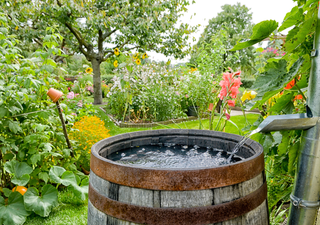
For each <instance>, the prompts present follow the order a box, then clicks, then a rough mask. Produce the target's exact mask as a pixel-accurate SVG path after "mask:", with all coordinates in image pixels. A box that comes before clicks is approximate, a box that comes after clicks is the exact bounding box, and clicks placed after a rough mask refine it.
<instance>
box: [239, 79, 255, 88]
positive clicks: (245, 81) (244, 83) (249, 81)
mask: <svg viewBox="0 0 320 225" xmlns="http://www.w3.org/2000/svg"><path fill="white" fill-rule="evenodd" d="M255 81H256V79H252V78H241V82H242V84H241V87H243V88H251V86H252V85H253V84H254V82H255Z"/></svg>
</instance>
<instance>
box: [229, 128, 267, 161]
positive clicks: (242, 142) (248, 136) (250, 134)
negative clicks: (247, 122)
mask: <svg viewBox="0 0 320 225" xmlns="http://www.w3.org/2000/svg"><path fill="white" fill-rule="evenodd" d="M260 131H261V128H257V129H255V130H253V131H251V132H249V133H247V134H245V135H244V136H243V138H242V139H241V140H240V141H239V142H238V143H237V144H236V145H235V146H234V148H233V150H232V151H231V154H230V156H229V157H228V159H227V161H226V163H227V164H230V163H231V159H232V157H233V156H234V154H236V153H237V152H238V151H239V149H240V148H241V147H242V146H243V145H244V143H245V142H246V141H247V140H248V139H249V138H250V137H251V136H252V135H254V134H256V133H259V132H260Z"/></svg>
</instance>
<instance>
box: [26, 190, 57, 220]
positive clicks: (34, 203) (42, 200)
mask: <svg viewBox="0 0 320 225" xmlns="http://www.w3.org/2000/svg"><path fill="white" fill-rule="evenodd" d="M24 204H25V207H26V209H27V210H29V211H33V212H35V213H36V214H38V215H40V216H42V217H47V216H49V214H50V212H51V210H52V208H53V207H55V206H57V205H58V190H57V189H56V188H54V187H53V186H52V185H50V184H46V185H45V186H43V188H42V190H41V195H39V192H38V190H37V189H36V188H34V187H31V188H29V189H28V191H27V192H26V193H25V194H24Z"/></svg>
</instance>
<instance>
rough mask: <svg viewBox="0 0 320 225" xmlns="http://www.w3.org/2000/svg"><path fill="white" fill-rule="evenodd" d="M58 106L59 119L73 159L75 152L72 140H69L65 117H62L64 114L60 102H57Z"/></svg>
mask: <svg viewBox="0 0 320 225" xmlns="http://www.w3.org/2000/svg"><path fill="white" fill-rule="evenodd" d="M56 105H57V109H58V112H59V117H60V120H61V124H62V129H63V134H64V137H65V138H66V141H67V145H68V148H69V149H70V150H71V153H70V154H71V156H72V157H73V156H74V155H73V152H72V147H71V144H70V140H69V138H68V133H67V129H66V125H65V123H64V119H63V116H62V112H61V108H60V104H59V101H56Z"/></svg>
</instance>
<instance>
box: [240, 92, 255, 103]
mask: <svg viewBox="0 0 320 225" xmlns="http://www.w3.org/2000/svg"><path fill="white" fill-rule="evenodd" d="M256 96H257V92H255V91H247V90H245V91H244V92H243V95H242V97H241V101H242V102H244V101H245V100H252V99H254V98H255V97H256Z"/></svg>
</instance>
